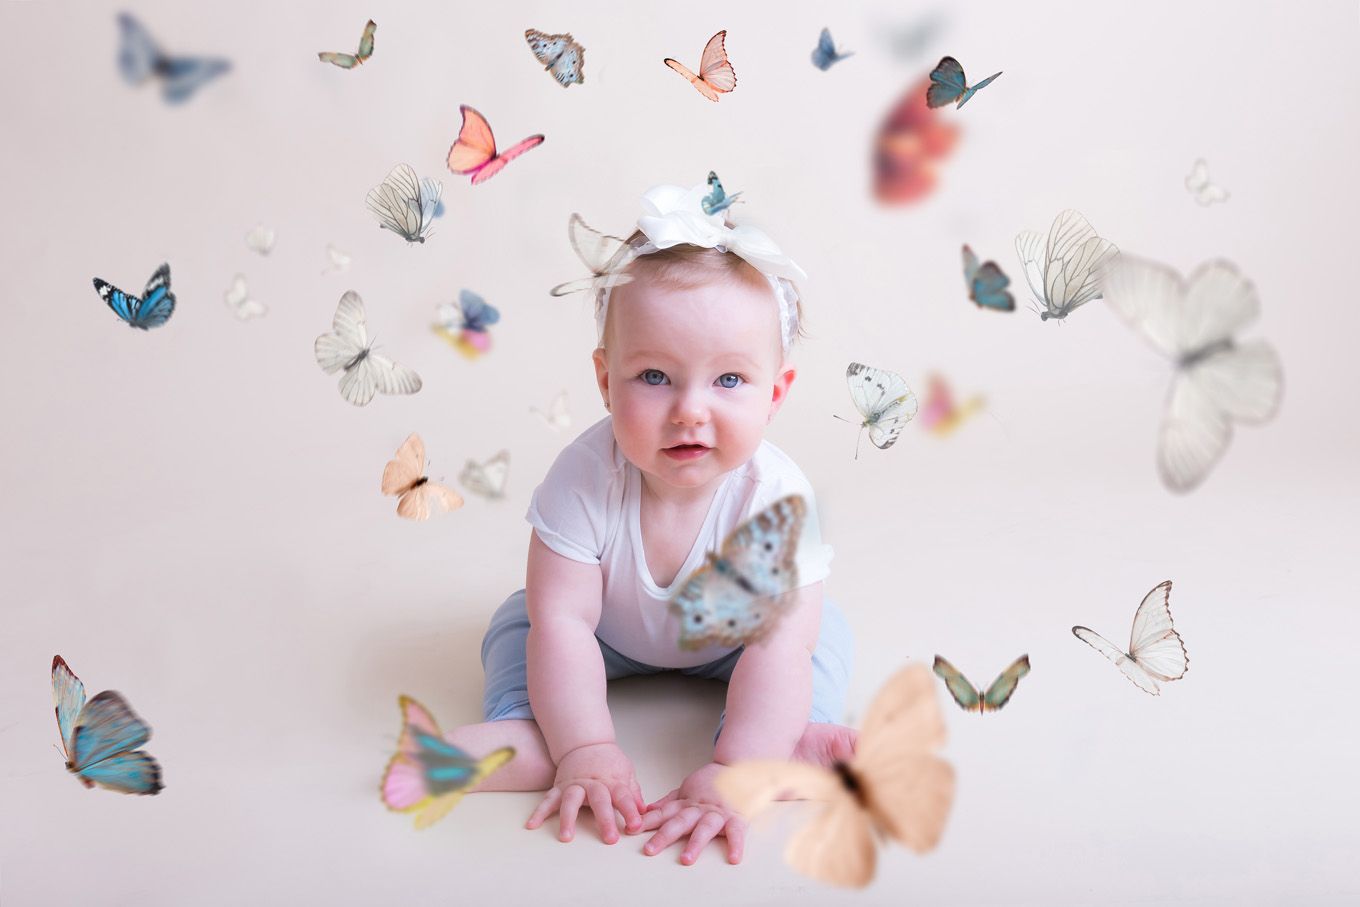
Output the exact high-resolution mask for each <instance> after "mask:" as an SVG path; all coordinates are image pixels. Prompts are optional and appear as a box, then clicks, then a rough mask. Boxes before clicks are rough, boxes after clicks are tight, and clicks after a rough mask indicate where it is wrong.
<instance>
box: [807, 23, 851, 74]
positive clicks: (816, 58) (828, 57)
mask: <svg viewBox="0 0 1360 907" xmlns="http://www.w3.org/2000/svg"><path fill="white" fill-rule="evenodd" d="M854 55H855V53H854V51H850V52H849V53H841V52H840V51H838V50H836V43H835V42H834V41H832V40H831V29H829V28H824V29H822V33H821V35H819V36H818V37H817V46H816V47H814V48H812V65H813V66H815V67H817V68H818V69H820V70H821V71H822V72H826V71H827V70H828V69H830V68H831V64H833V63H839V62H840V61H842V60H844V59H845V58H846V57H853V56H854Z"/></svg>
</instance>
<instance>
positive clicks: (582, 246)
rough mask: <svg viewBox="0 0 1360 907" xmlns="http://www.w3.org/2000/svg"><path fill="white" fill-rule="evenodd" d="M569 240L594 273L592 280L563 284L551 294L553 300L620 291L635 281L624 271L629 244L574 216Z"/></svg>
mask: <svg viewBox="0 0 1360 907" xmlns="http://www.w3.org/2000/svg"><path fill="white" fill-rule="evenodd" d="M567 238H568V239H570V240H571V247H572V248H573V249H575V250H576V257H577V258H579V259H581V263H582V264H584V265H585V266H586V269H587V270H589V271H590V273H591V275H592V276H590V277H582V278H580V279H578V280H569V281H567V282H566V283H559V284H558V285H557V286H555V287H553V288H552V289H551V290H549V291H548V292H549V293H551V294H552V295H553V296H568V295H570V294H572V293H580V292H582V291H585V290H594V289H602V288H605V287H617V286H619V285H621V284H625V283H628V282H629V281H630V280H632V279H633V278H632V277H631V276H630V275H628V274H622V273H620V271H621V270H622V267H623V266H624V265H625V264H626V263H627V259H628V258H629V256H628V255H627V251H626V249H627V245H628V244H627V243H625V242H624V241H623V240H622V239H619V238H618V237H617V236H610V235H608V234H607V233H601V232H600V231H599V230H596V229H594V228H592V227H591V226H590V225H589V224H587V223H586V222H585V221H584V220H582V219H581V215H579V214H573V215H572V216H571V218H570V219H569V220H568V221H567Z"/></svg>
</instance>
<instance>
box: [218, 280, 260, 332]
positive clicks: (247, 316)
mask: <svg viewBox="0 0 1360 907" xmlns="http://www.w3.org/2000/svg"><path fill="white" fill-rule="evenodd" d="M222 301H223V302H225V303H226V304H227V308H228V309H230V310H231V313H232V314H233V315H235V316H236V317H237V318H239V319H240V320H241V321H249V320H251V319H252V318H259V317H261V316H262V315H264V314H265V313H266V312H268V311H269V308H268V307H267V306H265V304H264V303H262V302H256V301H255V300H254V299H252V298H251V297H250V291H249V290H248V289H246V278H245V275H243V274H237V275H236V277H235V279H233V280H232V282H231V286H229V287H227V292H225V293H223V294H222Z"/></svg>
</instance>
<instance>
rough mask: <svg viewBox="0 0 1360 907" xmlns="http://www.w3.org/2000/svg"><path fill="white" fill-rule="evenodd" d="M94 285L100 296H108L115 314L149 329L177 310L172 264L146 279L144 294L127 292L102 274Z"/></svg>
mask: <svg viewBox="0 0 1360 907" xmlns="http://www.w3.org/2000/svg"><path fill="white" fill-rule="evenodd" d="M94 288H95V291H96V292H97V293H99V298H100V299H102V300H104V302H105V303H106V304H107V305H108V307H109V308H111V309H113V314H115V315H117V316H118V317H119V318H121V319H123V320H124V321H125V322H127V323H128V325H129V326H130V327H134V328H141V329H142V330H143V331H148V330H150V329H151V328H158V327H160V326H161V325H163V324H165V323H166V322H167V321H169V320H170V315H171V314H172V313H173V312H174V311H175V294H174V293H171V292H170V266H169V265H168V264H164V265H161V266H160V267H159V268H157V269H156V271H155V273H153V274H152V275H151V279H150V280H148V281H147V282H146V289H144V290H142V296H141V298H140V299H139V298H137V297H136V296H132V295H130V294H128V293H124V292H123V291H122V290H120V289H118V288H117V287H115V286H114V285H113V284H111V283H106V282H105V281H102V280H100V279H99V278H98V277H96V278H95V279H94Z"/></svg>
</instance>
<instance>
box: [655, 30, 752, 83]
mask: <svg viewBox="0 0 1360 907" xmlns="http://www.w3.org/2000/svg"><path fill="white" fill-rule="evenodd" d="M726 37H727V29H723V30H722V31H720V32H718V33H717V34H716V35H714V36H713V37H711V38H709V39H708V43H707V44H705V45H704V55H703V57H702V58H700V60H699V74H698V75H697V76H696V75H695V74H694V73H692V72H690V71H689V69H688V68H687V67H686V66H685V65H684V64H682V63H681V62H680V61H678V60H672V59H671V58H670V57H667V58H666V59H664V60H662V61H661V62H662V63H665V64H666V65H667V66H669V67H670V68H671V69H673V70H675V71H676V72H678V73H680V75H682V76H684V77H685V78H686V79H689V80H690V83H691V84H693V85H694V87H695V88H696V89H697V90H698V92H699V94H701V95H703V96H704V97H706V98H708V99H709V100H710V101H716V100H718V95H720V94H727V92H729V91H731V90H732V89H733V88H736V87H737V73H736V70H734V69H733V68H732V64H731V63H730V62H728V59H727V49H726V48H725V47H723V39H724V38H726Z"/></svg>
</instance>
